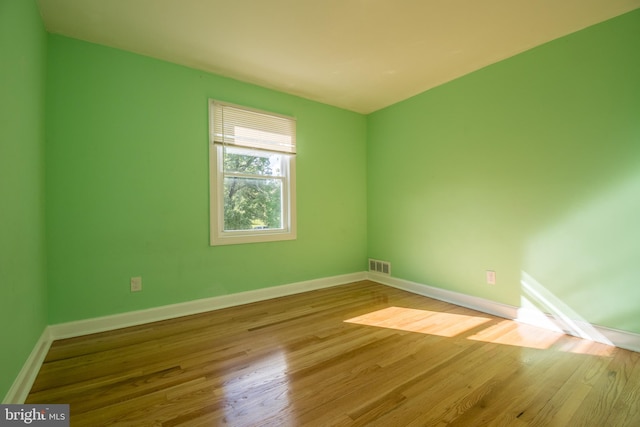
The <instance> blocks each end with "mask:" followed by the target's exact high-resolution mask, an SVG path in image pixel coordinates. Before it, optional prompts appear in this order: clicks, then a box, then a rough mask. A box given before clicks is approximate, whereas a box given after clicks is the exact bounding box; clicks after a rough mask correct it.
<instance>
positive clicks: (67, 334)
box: [2, 272, 640, 403]
mask: <svg viewBox="0 0 640 427" xmlns="http://www.w3.org/2000/svg"><path fill="white" fill-rule="evenodd" d="M365 279H369V280H372V281H375V282H378V283H381V284H383V285H387V286H391V287H394V288H398V289H402V290H405V291H408V292H411V293H414V294H418V295H422V296H426V297H429V298H433V299H437V300H440V301H445V302H448V303H451V304H455V305H459V306H462V307H466V308H470V309H473V310H477V311H480V312H483V313H488V314H493V315H495V316H499V317H503V318H506V319H511V320H519V321H521V320H520V319H519V318H518V313H519V310H520V309H519V308H518V307H514V306H510V305H506V304H501V303H498V302H495V301H490V300H486V299H483V298H479V297H474V296H470V295H466V294H461V293H458V292H453V291H448V290H445V289H440V288H435V287H432V286H427V285H423V284H420V283H415V282H410V281H408V280H403V279H398V278H395V277H390V276H387V275H383V274H379V273H373V272H359V273H352V274H345V275H341V276H333V277H327V278H322V279H314V280H307V281H304V282H297V283H291V284H288V285H281V286H274V287H270V288H263V289H256V290H253V291H247V292H240V293H237V294H230V295H221V296H217V297H211V298H204V299H199V300H194V301H188V302H184V303H179V304H172V305H167V306H161V307H155V308H150V309H146V310H138V311H132V312H128V313H122V314H115V315H111V316H104V317H96V318H91V319H85V320H78V321H74V322H67V323H59V324H55V325H50V326H47V327H46V328H45V330H44V331H43V333H42V335H41V336H40V339H39V340H38V342H37V343H36V345H35V346H34V348H33V351H32V352H31V354H30V355H29V358H28V359H27V360H26V362H25V363H24V365H23V367H22V369H21V370H20V373H19V374H18V376H17V377H16V379H15V381H14V382H13V385H12V386H11V388H10V389H9V391H8V392H7V394H6V396H5V397H4V400H3V401H2V402H3V403H23V402H24V400H25V399H26V397H27V395H28V394H29V391H30V390H31V387H32V385H33V382H34V381H35V379H36V376H37V374H38V372H39V370H40V367H41V366H42V363H43V361H44V359H45V357H46V355H47V352H48V351H49V347H50V346H51V343H52V342H53V341H54V340H57V339H64V338H72V337H77V336H81V335H87V334H92V333H96V332H104V331H109V330H113V329H119V328H125V327H128V326H135V325H141V324H145V323H150V322H156V321H160V320H167V319H172V318H176V317H180V316H188V315H190V314H197V313H203V312H206V311H211V310H218V309H222V308H227V307H233V306H237V305H242V304H248V303H252V302H257V301H264V300H268V299H271V298H278V297H283V296H287V295H293V294H297V293H302V292H308V291H312V290H317V289H324V288H330V287H333V286H339V285H344V284H347V283H351V282H357V281H360V280H365ZM537 326H540V325H537ZM592 326H593V328H595V329H596V330H597V331H599V333H600V334H602V336H603V337H606V339H607V340H609V341H610V344H612V345H615V346H616V347H620V348H624V349H627V350H631V351H636V352H640V335H639V334H634V333H632V332H626V331H620V330H616V329H611V328H606V327H602V326H597V325H592Z"/></svg>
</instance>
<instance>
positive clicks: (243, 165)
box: [224, 149, 282, 231]
mask: <svg viewBox="0 0 640 427" xmlns="http://www.w3.org/2000/svg"><path fill="white" fill-rule="evenodd" d="M281 163H282V159H281V156H280V155H278V154H269V153H256V152H250V151H244V150H237V149H236V150H225V153H224V171H225V173H224V229H225V231H232V230H251V229H270V228H275V229H280V228H282V179H281V171H280V169H281Z"/></svg>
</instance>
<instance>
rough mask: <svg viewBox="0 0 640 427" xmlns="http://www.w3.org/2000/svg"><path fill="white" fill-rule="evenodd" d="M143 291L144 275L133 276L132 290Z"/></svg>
mask: <svg viewBox="0 0 640 427" xmlns="http://www.w3.org/2000/svg"><path fill="white" fill-rule="evenodd" d="M140 291H142V277H140V276H137V277H132V278H131V292H140Z"/></svg>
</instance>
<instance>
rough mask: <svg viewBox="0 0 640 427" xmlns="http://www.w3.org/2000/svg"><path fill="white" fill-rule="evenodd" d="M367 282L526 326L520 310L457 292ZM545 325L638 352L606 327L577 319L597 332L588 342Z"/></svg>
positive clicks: (639, 342)
mask: <svg viewBox="0 0 640 427" xmlns="http://www.w3.org/2000/svg"><path fill="white" fill-rule="evenodd" d="M367 278H368V279H369V280H372V281H374V282H378V283H381V284H383V285H387V286H391V287H394V288H398V289H402V290H404V291H407V292H411V293H414V294H418V295H422V296H425V297H429V298H433V299H437V300H439V301H444V302H448V303H451V304H455V305H459V306H461V307H466V308H470V309H472V310H476V311H480V312H482V313H487V314H492V315H494V316H498V317H503V318H505V319H510V320H515V321H519V322H523V323H529V322H527V321H526V320H525V319H523V318H522V316H520V314H521V312H522V311H521V310H522V309H521V308H519V307H515V306H511V305H507V304H501V303H498V302H495V301H491V300H487V299H484V298H479V297H474V296H471V295H467V294H461V293H459V292H454V291H448V290H446V289H440V288H435V287H433V286H428V285H423V284H420V283H415V282H411V281H408V280H404V279H398V278H396V277H391V276H387V275H384V274H380V273H375V272H368V273H367ZM546 316H547V320H548V324H549V325H554V326H555V327H549V328H547V329H550V330H554V331H561V332H565V333H568V334H569V335H575V336H577V337H579V338H583V339H591V340H592V341H598V342H602V343H604V344H608V345H614V346H616V347H620V348H623V349H625V350H631V351H635V352H640V334H635V333H633V332H627V331H621V330H618V329H612V328H607V327H605V326H599V325H592V324H589V323H586V322H585V321H584V320H581V319H576V320H574V322H575V323H576V324H583V325H584V324H586V325H585V327H584V328H582V329H583V330H584V329H587V328H591V329H592V330H595V331H596V334H594V335H593V336H592V337H590V338H586V337H584V336H580V335H577V334H574V333H570V332H567V331H564V330H562V329H560V328H558V327H557V325H556V322H555V319H554V318H553V317H552V316H551V315H546ZM532 324H534V325H535V326H538V327H543V328H544V327H545V326H544V325H542V324H540V323H532Z"/></svg>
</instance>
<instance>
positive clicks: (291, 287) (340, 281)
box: [49, 272, 367, 340]
mask: <svg viewBox="0 0 640 427" xmlns="http://www.w3.org/2000/svg"><path fill="white" fill-rule="evenodd" d="M366 277H367V275H366V273H365V272H360V273H352V274H344V275H341V276H333V277H327V278H322V279H314V280H307V281H304V282H297V283H291V284H288V285H281V286H273V287H270V288H263V289H256V290H253V291H246V292H239V293H236V294H229V295H221V296H217V297H211V298H204V299H198V300H194V301H187V302H183V303H178V304H171V305H165V306H161V307H154V308H149V309H146V310H138V311H131V312H127V313H122V314H114V315H111V316H104V317H95V318H91V319H84V320H78V321H74V322H67V323H58V324H55V325H51V326H49V333H50V336H51V338H52V340H57V339H63V338H72V337H77V336H81V335H88V334H93V333H96V332H104V331H110V330H113V329H119V328H126V327H129V326H136V325H142V324H145V323H151V322H157V321H160V320H167V319H173V318H176V317H181V316H188V315H191V314H197V313H203V312H206V311H211V310H218V309H221V308H227V307H233V306H237V305H242V304H248V303H252V302H257V301H264V300H267V299H271V298H278V297H283V296H287V295H293V294H298V293H301V292H308V291H312V290H316V289H323V288H329V287H332V286H338V285H344V284H346V283H351V282H357V281H359V280H365V279H366Z"/></svg>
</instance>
